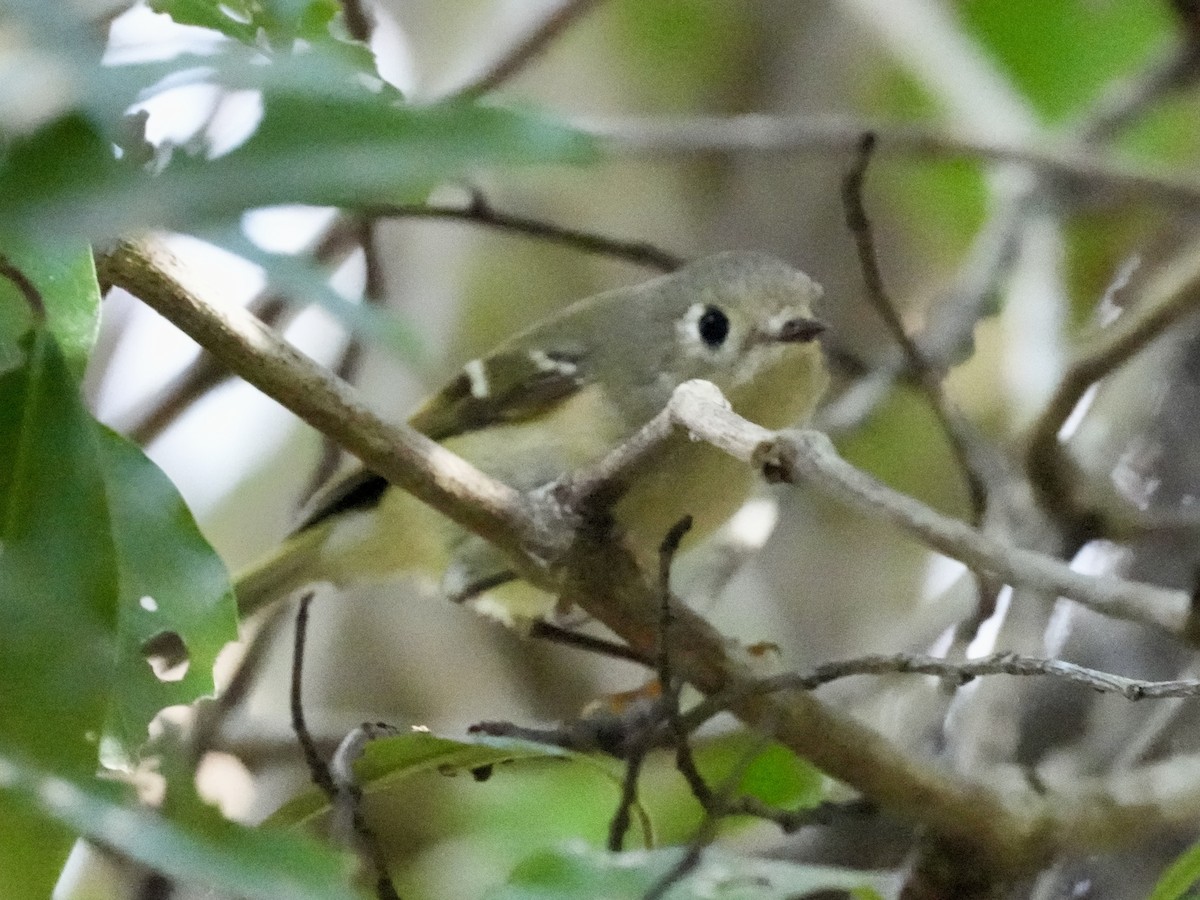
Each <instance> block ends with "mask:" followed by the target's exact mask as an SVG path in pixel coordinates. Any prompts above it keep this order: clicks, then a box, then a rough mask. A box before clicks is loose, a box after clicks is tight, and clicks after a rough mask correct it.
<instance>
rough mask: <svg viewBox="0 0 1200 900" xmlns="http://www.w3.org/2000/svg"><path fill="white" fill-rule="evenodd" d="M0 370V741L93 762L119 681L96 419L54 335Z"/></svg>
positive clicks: (79, 764)
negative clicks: (115, 678) (0, 608)
mask: <svg viewBox="0 0 1200 900" xmlns="http://www.w3.org/2000/svg"><path fill="white" fill-rule="evenodd" d="M23 345H24V350H25V355H26V364H25V365H24V366H23V367H21V368H19V369H15V370H13V371H10V372H7V373H4V374H3V375H0V541H2V542H3V545H2V549H0V596H2V597H3V598H4V623H3V627H2V628H0V684H3V685H4V695H5V696H4V702H3V703H0V741H3V742H4V743H5V744H6V745H7V746H10V747H16V748H20V749H23V750H25V751H27V752H29V753H30V754H31V755H34V756H36V757H37V758H38V759H42V760H46V761H52V762H53V763H54V764H56V766H57V767H59V768H62V769H66V770H68V771H82V772H90V771H91V770H92V769H93V768H94V767H95V761H96V741H97V740H98V735H99V731H100V727H101V725H102V724H103V719H104V708H105V705H106V702H107V695H108V691H109V689H110V687H111V683H112V675H113V668H114V661H115V660H114V653H113V650H114V648H113V646H112V642H111V638H112V635H113V634H114V633H115V630H116V619H117V562H116V556H115V553H114V550H113V545H112V537H111V531H110V521H109V512H108V507H107V503H106V502H105V491H104V481H103V474H102V472H101V469H100V465H99V461H98V459H97V454H96V442H95V433H94V430H93V426H92V421H91V419H90V417H89V416H88V415H87V413H86V412H85V410H84V409H83V406H82V404H81V402H80V399H79V393H78V389H77V388H76V384H75V380H74V378H72V377H71V374H70V372H68V370H67V366H66V362H65V360H64V359H63V357H62V354H61V352H60V351H59V349H58V345H57V344H56V342H55V341H54V339H53V337H52V336H51V335H50V334H49V333H48V332H46V331H45V330H43V329H40V328H39V329H34V330H32V331H30V332H29V333H28V334H27V335H26V336H25V338H24V339H23Z"/></svg>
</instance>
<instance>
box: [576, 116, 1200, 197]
mask: <svg viewBox="0 0 1200 900" xmlns="http://www.w3.org/2000/svg"><path fill="white" fill-rule="evenodd" d="M576 124H577V125H578V126H579V127H580V128H582V129H583V130H585V131H587V132H589V133H590V134H592V135H594V136H596V138H598V139H599V140H601V141H602V142H603V145H604V147H605V149H606V150H607V151H608V152H609V153H612V154H616V155H622V156H635V157H639V158H646V157H648V158H657V157H662V156H672V157H677V156H689V155H700V156H709V155H714V154H728V153H832V154H849V153H852V152H853V151H854V148H855V146H856V145H857V143H858V141H859V140H860V138H861V137H862V135H863V134H864V133H865V132H868V131H869V132H872V133H874V134H877V135H878V137H879V151H880V152H881V153H885V154H895V155H902V156H915V157H919V158H923V159H933V160H939V159H977V160H981V161H983V162H988V163H1015V164H1019V165H1023V166H1027V167H1029V168H1030V169H1032V170H1034V171H1036V172H1037V173H1038V174H1040V175H1042V176H1044V177H1049V178H1056V179H1058V180H1060V181H1061V182H1062V183H1063V184H1064V185H1065V186H1068V187H1075V188H1078V189H1080V190H1081V191H1082V192H1083V193H1084V194H1085V195H1086V196H1088V197H1094V198H1095V199H1103V200H1104V201H1105V202H1118V203H1129V202H1139V203H1154V204H1164V205H1168V206H1175V207H1182V208H1184V209H1191V208H1194V207H1195V206H1196V205H1198V204H1200V182H1196V181H1194V180H1191V179H1184V178H1179V177H1178V176H1176V175H1170V174H1166V173H1160V172H1151V171H1146V170H1143V169H1138V168H1134V167H1131V166H1129V165H1128V164H1126V163H1124V162H1122V161H1120V160H1118V159H1116V158H1115V157H1108V156H1105V155H1104V154H1102V153H1098V152H1097V151H1096V150H1094V149H1085V148H1082V147H1079V146H1076V144H1075V143H1073V142H1070V141H1060V142H1053V143H1050V142H1048V143H1046V144H1045V145H1030V144H1027V143H1011V142H1004V141H999V140H987V139H984V138H979V137H975V136H969V135H965V134H956V133H954V132H952V131H949V130H946V129H944V128H940V127H937V126H925V125H913V124H907V123H896V122H880V121H873V120H865V119H855V118H852V117H847V116H812V115H804V116H769V115H764V114H748V115H741V116H730V117H725V118H717V117H711V118H705V117H699V118H687V119H667V118H659V117H655V118H644V119H637V118H628V119H590V120H589V119H583V120H579V121H578V122H577V123H576Z"/></svg>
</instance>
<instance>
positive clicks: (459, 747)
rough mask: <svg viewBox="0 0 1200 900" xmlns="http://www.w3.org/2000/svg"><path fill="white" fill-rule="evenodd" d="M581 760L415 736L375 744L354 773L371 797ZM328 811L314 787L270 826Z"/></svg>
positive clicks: (503, 741) (529, 747) (499, 743)
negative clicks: (533, 764)
mask: <svg viewBox="0 0 1200 900" xmlns="http://www.w3.org/2000/svg"><path fill="white" fill-rule="evenodd" d="M578 756H579V754H572V753H570V752H569V751H567V750H562V749H560V748H557V747H552V746H549V745H546V744H535V743H532V742H530V741H519V740H514V739H511V738H494V737H488V736H486V735H474V736H471V737H469V738H468V739H466V740H452V739H450V738H442V737H437V736H435V735H432V734H429V733H427V732H420V731H417V732H413V733H411V734H401V735H397V736H396V737H388V738H380V739H379V740H375V741H371V742H370V743H369V744H367V745H366V748H365V749H364V751H363V755H362V757H361V758H360V759H359V760H358V761H357V762H356V763H355V765H354V773H355V775H356V776H357V778H358V785H359V787H360V788H362V790H363V792H364V793H373V792H375V791H381V790H384V789H386V788H389V787H393V786H395V785H396V784H397V783H398V782H399V781H401V780H402V779H405V778H410V777H412V776H413V775H419V774H422V773H425V772H433V771H436V772H438V773H440V774H442V775H455V774H458V773H460V772H470V771H472V770H476V769H481V768H484V767H487V766H494V765H498V764H501V763H507V762H512V761H515V760H522V759H548V758H549V759H572V758H577V757H578ZM328 809H329V798H328V797H326V796H325V794H324V793H322V792H321V791H319V790H317V789H316V788H313V789H311V790H309V791H306V792H305V793H303V794H301V795H300V796H298V797H295V798H293V799H292V800H291V801H289V802H288V803H286V804H285V805H284V806H283V807H281V808H280V809H278V810H276V811H275V813H274V814H272V815H271V816H270V818H268V819H267V822H268V824H271V825H278V826H288V825H300V824H303V823H305V822H307V821H309V820H311V819H312V818H314V817H315V816H318V815H321V814H322V813H324V812H327V811H328Z"/></svg>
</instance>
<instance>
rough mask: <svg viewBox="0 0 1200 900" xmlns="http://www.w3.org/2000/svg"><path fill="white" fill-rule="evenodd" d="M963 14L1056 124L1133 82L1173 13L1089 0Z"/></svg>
mask: <svg viewBox="0 0 1200 900" xmlns="http://www.w3.org/2000/svg"><path fill="white" fill-rule="evenodd" d="M956 9H957V11H958V12H959V14H960V15H961V16H962V19H963V22H964V24H965V25H966V28H967V30H968V31H969V32H970V34H971V36H973V37H974V38H975V39H976V40H977V41H978V42H979V43H980V44H981V45H982V48H981V49H982V50H983V52H984V53H985V54H986V55H987V56H988V57H989V58H990V59H994V60H996V61H997V62H998V63H999V64H1000V66H1001V67H1002V68H1003V69H1004V70H1005V72H1006V73H1007V74H1008V76H1009V77H1010V78H1011V79H1012V80H1013V82H1014V83H1015V84H1016V86H1017V87H1018V88H1019V89H1020V90H1021V92H1022V94H1023V95H1024V96H1025V97H1026V98H1027V99H1028V100H1029V101H1030V102H1031V103H1032V104H1033V105H1034V107H1035V108H1036V109H1037V110H1038V111H1039V112H1041V113H1042V114H1043V115H1045V116H1046V117H1047V119H1050V120H1061V119H1064V118H1069V117H1070V116H1071V115H1072V114H1073V113H1076V112H1077V111H1078V110H1079V109H1080V108H1081V106H1082V105H1083V104H1084V103H1086V102H1088V101H1090V100H1091V99H1092V98H1093V97H1095V96H1096V95H1097V94H1098V93H1099V92H1100V91H1101V90H1103V89H1104V88H1105V87H1107V86H1108V85H1109V84H1110V83H1111V81H1112V80H1113V79H1114V78H1119V77H1121V76H1122V75H1126V74H1128V73H1129V72H1130V71H1131V70H1132V69H1133V68H1134V67H1135V66H1136V65H1138V64H1139V63H1141V62H1142V61H1144V60H1145V59H1146V57H1147V56H1148V54H1149V53H1150V52H1152V51H1154V50H1156V49H1157V48H1158V47H1159V46H1161V44H1162V42H1163V41H1164V39H1165V38H1167V35H1168V34H1169V31H1170V28H1171V24H1172V23H1171V14H1170V10H1169V8H1168V7H1167V6H1166V5H1164V4H1162V3H1158V2H1155V0H1123V2H1121V3H1110V4H1103V5H1100V6H1098V5H1096V4H1095V3H1092V2H1090V0H1060V2H1056V3H1046V2H1044V0H973V2H971V3H962V4H958V5H957V6H956ZM1031 22H1036V23H1037V26H1036V27H1030V23H1031ZM1084 36H1086V39H1084Z"/></svg>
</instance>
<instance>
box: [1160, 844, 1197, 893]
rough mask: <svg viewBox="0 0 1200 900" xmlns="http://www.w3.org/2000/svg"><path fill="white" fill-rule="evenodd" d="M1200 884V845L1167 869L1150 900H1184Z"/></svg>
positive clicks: (1185, 852) (1193, 846)
mask: <svg viewBox="0 0 1200 900" xmlns="http://www.w3.org/2000/svg"><path fill="white" fill-rule="evenodd" d="M1197 882H1200V844H1193V845H1192V846H1191V847H1189V848H1188V849H1187V850H1185V851H1184V853H1183V855H1182V856H1180V857H1179V859H1177V860H1175V862H1173V863H1171V865H1170V866H1168V867H1167V870H1166V871H1165V872H1163V873H1162V875H1161V876H1160V877H1159V879H1158V882H1157V883H1156V884H1155V885H1154V892H1153V893H1151V894H1150V900H1183V898H1184V897H1189V896H1193V895H1192V893H1191V890H1192V888H1193V887H1194V886H1195V884H1196V883H1197Z"/></svg>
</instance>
